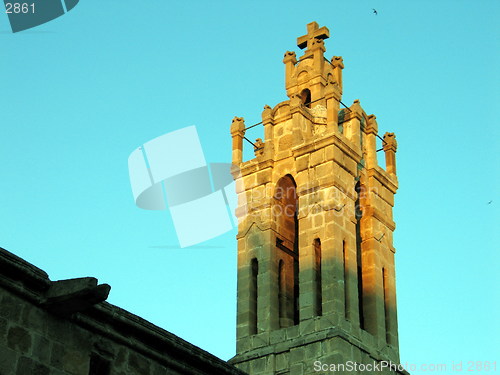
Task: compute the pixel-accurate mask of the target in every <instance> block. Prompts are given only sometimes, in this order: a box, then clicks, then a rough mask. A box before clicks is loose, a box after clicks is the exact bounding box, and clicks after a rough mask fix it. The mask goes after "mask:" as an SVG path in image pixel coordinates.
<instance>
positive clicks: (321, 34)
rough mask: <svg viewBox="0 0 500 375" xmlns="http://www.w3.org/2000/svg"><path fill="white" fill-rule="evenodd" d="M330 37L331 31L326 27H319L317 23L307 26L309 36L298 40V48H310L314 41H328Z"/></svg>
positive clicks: (303, 36)
mask: <svg viewBox="0 0 500 375" xmlns="http://www.w3.org/2000/svg"><path fill="white" fill-rule="evenodd" d="M329 37H330V30H328V28H327V27H326V26H323V27H321V28H320V27H319V25H318V23H317V22H311V23H309V24H307V34H306V35H302V36H300V37H298V38H297V46H298V47H299V48H300V49H304V48H306V47H310V46H311V45H312V42H313V41H314V39H316V38H317V39H327V38H329Z"/></svg>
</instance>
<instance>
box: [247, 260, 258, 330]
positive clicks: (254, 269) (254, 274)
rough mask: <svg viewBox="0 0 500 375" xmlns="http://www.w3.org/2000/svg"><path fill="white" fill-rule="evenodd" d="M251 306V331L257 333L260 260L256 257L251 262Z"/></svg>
mask: <svg viewBox="0 0 500 375" xmlns="http://www.w3.org/2000/svg"><path fill="white" fill-rule="evenodd" d="M250 273H251V274H250V296H249V297H250V298H249V302H250V306H249V314H248V315H249V324H248V326H249V333H250V335H255V334H256V333H257V311H258V310H257V309H258V305H257V301H258V297H259V296H258V285H257V283H258V276H259V262H258V261H257V259H256V258H253V259H252V262H251V264H250Z"/></svg>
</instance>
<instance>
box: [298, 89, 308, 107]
mask: <svg viewBox="0 0 500 375" xmlns="http://www.w3.org/2000/svg"><path fill="white" fill-rule="evenodd" d="M300 99H301V100H302V104H304V105H305V106H306V107H307V108H311V90H309V89H304V90H302V92H301V93H300Z"/></svg>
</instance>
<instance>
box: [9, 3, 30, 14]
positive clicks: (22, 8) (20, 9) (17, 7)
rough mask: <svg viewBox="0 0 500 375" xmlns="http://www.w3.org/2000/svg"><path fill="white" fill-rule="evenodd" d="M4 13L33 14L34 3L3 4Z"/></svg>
mask: <svg viewBox="0 0 500 375" xmlns="http://www.w3.org/2000/svg"><path fill="white" fill-rule="evenodd" d="M5 8H6V12H5V13H14V14H20V13H24V14H26V13H35V3H31V4H28V3H5Z"/></svg>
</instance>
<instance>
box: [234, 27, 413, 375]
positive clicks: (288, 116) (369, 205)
mask: <svg viewBox="0 0 500 375" xmlns="http://www.w3.org/2000/svg"><path fill="white" fill-rule="evenodd" d="M329 36H330V32H329V30H328V29H327V28H326V27H319V25H318V24H317V23H316V22H312V23H310V24H308V25H307V34H306V35H304V36H301V37H299V38H298V39H297V46H298V47H299V48H301V49H305V51H304V54H303V55H302V56H301V57H300V58H299V59H297V57H296V55H295V52H286V53H285V56H284V59H283V63H284V64H285V85H286V94H287V96H288V100H285V101H284V102H282V103H279V104H277V105H276V106H275V107H274V108H271V107H269V106H267V105H266V106H265V107H264V111H263V112H262V123H261V124H258V125H262V126H263V127H264V140H263V141H262V140H261V139H258V140H257V141H256V142H255V143H254V144H253V147H254V152H255V158H253V159H252V160H249V161H243V143H244V140H245V139H246V137H245V131H246V128H245V123H244V119H243V118H241V117H235V118H234V119H233V122H232V125H231V136H232V139H233V152H232V158H233V160H232V162H233V165H234V166H233V176H234V178H235V180H236V189H237V194H238V208H237V210H236V215H237V217H238V234H237V241H238V306H237V311H238V313H237V349H236V351H237V354H236V356H235V357H234V358H232V359H231V363H233V364H235V365H236V366H237V367H239V368H240V369H242V370H244V371H246V372H247V373H249V374H251V375H254V374H255V375H257V374H259V375H261V374H262V375H271V374H297V375H302V374H316V373H318V372H321V371H325V368H326V367H325V366H332V365H334V366H344V368H342V367H335V371H337V372H340V373H343V372H344V373H358V371H359V366H377V365H378V366H380V365H382V364H383V363H385V364H387V365H391V366H392V367H391V368H383V369H382V370H383V371H384V373H393V374H398V373H404V371H402V370H400V368H401V367H400V366H399V365H398V364H399V346H398V329H397V309H396V290H395V269H394V253H395V249H394V246H393V231H394V229H395V223H394V221H393V216H392V207H393V206H394V194H395V193H396V189H397V186H398V183H397V177H396V161H395V153H396V147H397V145H396V140H395V137H394V134H393V133H386V134H385V135H384V137H383V138H381V137H380V136H379V135H378V125H377V121H376V117H375V116H374V115H367V114H366V113H365V112H364V110H363V109H362V107H361V105H360V102H359V100H355V101H354V103H353V104H352V105H351V106H350V107H345V108H341V104H342V102H341V100H342V69H343V68H344V64H343V61H342V58H341V57H336V56H334V57H333V58H332V59H331V60H327V59H326V58H325V57H324V53H325V51H326V49H325V45H324V41H325V39H327V38H328V37H329ZM377 137H378V138H380V139H381V141H382V145H383V146H382V148H381V149H379V150H377V149H376V147H377V146H376V141H377ZM378 151H383V152H384V153H385V161H386V162H385V164H386V165H385V168H383V167H381V166H379V164H378V162H377V152H378ZM349 362H350V363H351V364H354V363H356V364H358V367H357V368H356V369H353V368H351V369H349V368H347V367H345V366H346V364H348V363H349ZM318 366H319V367H318ZM362 369H364V371H366V370H369V369H370V367H363V368H362ZM331 370H332V367H328V371H331ZM376 370H377V368H376V367H375V368H374V373H376V372H378V371H376ZM385 371H388V372H385ZM362 372H363V371H359V373H362Z"/></svg>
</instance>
